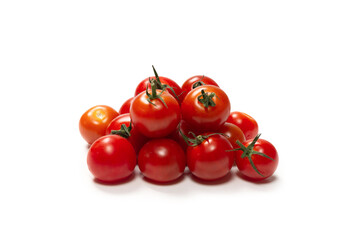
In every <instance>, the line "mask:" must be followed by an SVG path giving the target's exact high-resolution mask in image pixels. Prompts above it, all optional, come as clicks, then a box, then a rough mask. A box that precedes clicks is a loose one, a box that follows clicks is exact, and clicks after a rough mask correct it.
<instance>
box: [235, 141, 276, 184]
mask: <svg viewBox="0 0 360 240" xmlns="http://www.w3.org/2000/svg"><path fill="white" fill-rule="evenodd" d="M259 137H260V135H258V136H257V137H255V139H249V140H247V141H245V142H244V144H243V146H241V144H240V148H237V150H238V151H237V152H236V157H235V162H236V165H237V167H238V169H239V171H240V173H241V175H243V176H245V178H246V179H249V180H252V181H258V180H263V179H266V178H268V177H270V176H272V175H273V174H274V172H275V170H276V168H277V166H278V163H279V156H278V153H277V151H276V149H275V147H274V146H273V145H272V144H271V143H270V142H268V141H266V140H264V139H259ZM250 159H251V161H250Z"/></svg>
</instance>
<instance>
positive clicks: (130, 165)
mask: <svg viewBox="0 0 360 240" xmlns="http://www.w3.org/2000/svg"><path fill="white" fill-rule="evenodd" d="M87 164H88V167H89V170H90V172H91V173H92V174H93V175H94V177H95V178H96V179H98V180H100V181H103V182H116V181H120V180H123V179H125V178H127V177H129V176H130V175H131V174H132V172H133V171H134V168H135V166H136V153H135V150H134V148H133V147H132V145H131V144H130V142H129V141H127V140H126V139H125V138H123V137H120V136H118V135H107V136H103V137H101V138H99V139H98V140H96V141H95V142H94V143H93V144H92V145H91V147H90V149H89V152H88V155H87Z"/></svg>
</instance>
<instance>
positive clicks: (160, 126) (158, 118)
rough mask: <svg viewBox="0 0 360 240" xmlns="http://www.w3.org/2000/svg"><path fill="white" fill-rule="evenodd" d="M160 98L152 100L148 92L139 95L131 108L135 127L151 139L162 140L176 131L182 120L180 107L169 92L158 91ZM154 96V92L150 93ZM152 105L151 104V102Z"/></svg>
mask: <svg viewBox="0 0 360 240" xmlns="http://www.w3.org/2000/svg"><path fill="white" fill-rule="evenodd" d="M156 94H157V96H159V97H161V98H162V99H163V101H164V103H165V104H166V105H165V104H164V103H163V102H162V101H161V99H160V98H156V99H152V100H150V97H149V96H148V95H147V94H146V92H142V93H140V94H139V95H137V96H136V97H135V98H134V100H133V102H132V104H131V107H130V116H131V119H132V121H133V124H134V126H135V127H136V128H137V130H138V131H140V132H141V133H142V134H143V135H145V136H146V137H149V138H161V137H165V136H167V135H169V134H170V133H172V132H173V131H175V129H176V127H177V125H178V124H179V122H180V119H181V112H180V106H179V104H178V102H177V101H176V99H175V98H174V97H173V96H171V95H170V94H169V93H168V92H166V91H164V92H162V91H161V90H156ZM149 95H150V96H152V91H149ZM149 101H150V102H151V103H150V102H149Z"/></svg>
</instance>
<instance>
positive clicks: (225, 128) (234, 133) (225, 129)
mask: <svg viewBox="0 0 360 240" xmlns="http://www.w3.org/2000/svg"><path fill="white" fill-rule="evenodd" d="M217 132H218V133H223V134H224V135H225V137H226V138H227V140H229V142H230V143H231V145H232V146H233V148H237V147H239V146H238V145H237V144H236V141H237V140H239V141H240V142H241V143H242V142H245V136H244V133H243V132H242V131H241V129H240V128H239V127H237V126H236V125H234V124H232V123H227V122H226V123H224V125H222V126H221V127H220V128H219V129H218V130H217Z"/></svg>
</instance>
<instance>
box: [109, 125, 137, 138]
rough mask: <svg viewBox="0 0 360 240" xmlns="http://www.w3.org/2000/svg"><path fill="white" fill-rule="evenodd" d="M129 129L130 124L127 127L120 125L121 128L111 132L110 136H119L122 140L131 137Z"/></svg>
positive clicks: (130, 127)
mask: <svg viewBox="0 0 360 240" xmlns="http://www.w3.org/2000/svg"><path fill="white" fill-rule="evenodd" d="M131 129H132V126H131V122H130V125H129V127H127V126H126V125H125V124H124V123H123V124H121V128H120V129H119V130H112V131H111V134H113V135H119V136H120V137H123V138H129V137H130V136H131V134H130V132H131Z"/></svg>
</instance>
